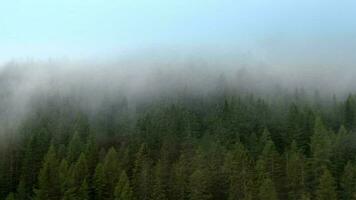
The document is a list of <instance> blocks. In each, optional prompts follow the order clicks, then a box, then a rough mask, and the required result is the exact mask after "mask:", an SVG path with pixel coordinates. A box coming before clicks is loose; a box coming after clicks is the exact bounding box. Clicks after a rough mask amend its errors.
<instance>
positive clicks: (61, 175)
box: [58, 159, 69, 196]
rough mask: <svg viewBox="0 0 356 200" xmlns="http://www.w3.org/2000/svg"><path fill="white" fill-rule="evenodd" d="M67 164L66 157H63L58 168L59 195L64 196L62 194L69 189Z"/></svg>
mask: <svg viewBox="0 0 356 200" xmlns="http://www.w3.org/2000/svg"><path fill="white" fill-rule="evenodd" d="M68 176H69V166H68V162H67V160H66V159H63V160H62V161H61V163H60V165H59V169H58V179H59V182H60V188H61V195H62V196H64V194H65V193H66V192H67V190H68V189H69V185H68V184H69V180H68Z"/></svg>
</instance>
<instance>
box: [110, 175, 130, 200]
mask: <svg viewBox="0 0 356 200" xmlns="http://www.w3.org/2000/svg"><path fill="white" fill-rule="evenodd" d="M114 197H115V200H132V199H133V192H132V187H131V185H130V181H129V178H128V177H127V175H126V172H125V171H122V172H121V175H120V178H119V181H118V182H117V185H116V187H115V192H114Z"/></svg>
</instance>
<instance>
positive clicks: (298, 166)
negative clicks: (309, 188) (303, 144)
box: [286, 141, 305, 200]
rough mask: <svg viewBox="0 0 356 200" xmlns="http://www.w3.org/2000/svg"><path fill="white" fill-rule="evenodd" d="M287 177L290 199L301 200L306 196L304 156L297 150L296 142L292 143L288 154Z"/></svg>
mask: <svg viewBox="0 0 356 200" xmlns="http://www.w3.org/2000/svg"><path fill="white" fill-rule="evenodd" d="M286 159H287V164H286V175H287V183H288V191H289V193H288V197H289V198H288V199H291V200H293V199H294V200H299V199H301V198H302V196H303V194H304V192H305V191H304V178H305V166H304V159H303V156H302V155H301V154H300V152H299V151H298V149H297V144H296V142H294V141H293V142H292V145H291V148H290V150H289V151H288V152H287V154H286Z"/></svg>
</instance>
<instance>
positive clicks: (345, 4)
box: [0, 0, 356, 63]
mask: <svg viewBox="0 0 356 200" xmlns="http://www.w3.org/2000/svg"><path fill="white" fill-rule="evenodd" d="M160 48H163V49H164V48H173V49H175V48H177V49H214V48H216V49H225V50H226V49H231V50H234V49H239V50H241V51H244V52H249V53H252V54H254V55H257V57H260V59H262V60H263V59H267V60H268V59H270V60H273V59H276V58H277V57H278V58H280V59H281V60H279V62H280V63H283V62H284V60H283V59H285V60H288V61H289V60H293V59H294V60H300V58H305V59H314V58H316V59H317V60H318V59H322V58H329V59H330V55H332V56H333V60H335V59H336V62H348V61H354V57H355V56H354V54H355V52H356V51H355V50H356V1H353V0H349V1H347V0H334V1H328V0H295V1H289V0H140V1H139V0H58V1H57V0H3V1H1V5H0V62H4V61H8V60H11V59H27V58H30V59H31V58H33V59H47V58H73V59H83V58H84V59H87V58H93V57H95V58H107V57H115V56H117V55H122V54H126V53H130V52H134V51H142V50H150V49H160ZM304 56H305V57H304ZM286 62H287V61H286Z"/></svg>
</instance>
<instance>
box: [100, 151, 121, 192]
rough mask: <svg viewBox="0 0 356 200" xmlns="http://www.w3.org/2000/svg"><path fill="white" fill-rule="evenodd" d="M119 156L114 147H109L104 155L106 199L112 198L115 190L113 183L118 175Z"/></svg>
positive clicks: (114, 183)
mask: <svg viewBox="0 0 356 200" xmlns="http://www.w3.org/2000/svg"><path fill="white" fill-rule="evenodd" d="M118 158H119V156H118V154H117V152H116V150H115V149H114V148H111V149H110V150H109V151H108V153H107V154H106V156H105V159H104V164H103V171H104V173H105V176H104V184H105V189H106V190H107V191H106V194H107V195H108V196H107V197H106V198H107V199H113V196H112V195H113V194H114V190H115V185H116V183H117V181H118V180H117V179H118V177H119V175H120V163H119V159H118Z"/></svg>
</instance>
